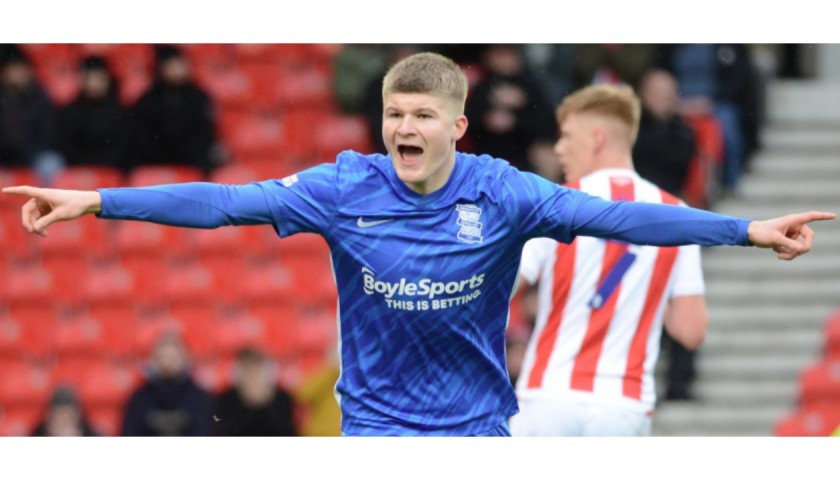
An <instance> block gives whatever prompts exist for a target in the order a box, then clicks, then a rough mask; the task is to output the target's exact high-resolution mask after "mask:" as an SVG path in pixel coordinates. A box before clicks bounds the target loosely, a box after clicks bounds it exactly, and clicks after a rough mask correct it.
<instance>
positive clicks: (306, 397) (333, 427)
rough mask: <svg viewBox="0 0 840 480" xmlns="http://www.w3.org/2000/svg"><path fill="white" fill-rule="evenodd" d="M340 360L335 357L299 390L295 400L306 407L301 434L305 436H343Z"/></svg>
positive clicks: (310, 377)
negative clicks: (338, 391) (338, 385)
mask: <svg viewBox="0 0 840 480" xmlns="http://www.w3.org/2000/svg"><path fill="white" fill-rule="evenodd" d="M340 373H341V372H340V369H339V364H338V359H337V358H335V355H333V358H332V359H331V360H330V361H329V362H327V363H325V364H324V365H322V366H321V367H320V368H319V369H317V370H316V371H315V372H314V373H312V374H311V375H310V376H309V377H308V378H307V379H306V380H305V381H304V382H303V383H302V384H301V385H300V386H298V387H297V388H296V389H295V392H294V395H295V399H296V400H297V401H298V402H300V404H301V405H302V406H304V407H305V408H306V411H307V415H306V417H305V420H304V422H303V424H302V426H301V429H300V433H301V434H302V435H303V436H305V437H337V436H339V435H341V410H340V409H339V407H338V402H337V401H336V395H335V385H336V383H337V382H338V377H339V374H340Z"/></svg>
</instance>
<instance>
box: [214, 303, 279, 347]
mask: <svg viewBox="0 0 840 480" xmlns="http://www.w3.org/2000/svg"><path fill="white" fill-rule="evenodd" d="M218 329H219V330H218V332H219V335H218V337H219V344H218V345H219V353H220V354H221V355H222V356H225V357H232V356H234V355H235V354H236V352H237V351H238V350H239V349H241V348H243V347H246V346H264V347H267V345H268V344H267V341H266V338H267V330H266V326H265V324H264V323H263V319H262V318H260V317H257V316H254V315H252V314H251V313H250V312H249V311H248V310H247V309H243V310H237V311H235V312H230V313H227V314H225V315H222V316H221V317H220V318H219V323H218Z"/></svg>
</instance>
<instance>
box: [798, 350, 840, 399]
mask: <svg viewBox="0 0 840 480" xmlns="http://www.w3.org/2000/svg"><path fill="white" fill-rule="evenodd" d="M799 401H800V405H802V406H803V407H818V406H823V405H834V406H838V407H840V359H825V360H822V361H820V362H817V363H815V364H813V365H811V366H809V367H807V368H806V369H805V370H803V371H802V373H801V374H800V376H799Z"/></svg>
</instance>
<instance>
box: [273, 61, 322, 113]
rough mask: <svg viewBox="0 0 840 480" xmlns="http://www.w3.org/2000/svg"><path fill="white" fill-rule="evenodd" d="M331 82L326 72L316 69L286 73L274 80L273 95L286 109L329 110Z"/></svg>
mask: <svg viewBox="0 0 840 480" xmlns="http://www.w3.org/2000/svg"><path fill="white" fill-rule="evenodd" d="M331 80H332V79H331V78H330V76H329V75H328V72H324V71H323V70H321V69H318V68H307V69H304V70H292V71H286V72H285V73H284V75H283V76H282V78H280V79H275V80H274V93H275V95H277V99H278V102H279V103H280V104H281V105H282V106H284V107H286V108H292V107H294V108H300V107H313V106H314V107H326V108H329V107H331V106H332V105H333V103H334V100H333V95H332V82H331Z"/></svg>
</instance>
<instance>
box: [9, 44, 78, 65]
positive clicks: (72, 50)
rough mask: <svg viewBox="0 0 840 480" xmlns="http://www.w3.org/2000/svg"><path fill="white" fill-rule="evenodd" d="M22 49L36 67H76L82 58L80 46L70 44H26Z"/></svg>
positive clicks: (21, 46) (22, 45) (21, 45)
mask: <svg viewBox="0 0 840 480" xmlns="http://www.w3.org/2000/svg"><path fill="white" fill-rule="evenodd" d="M20 48H21V49H22V50H23V51H24V53H25V54H26V56H27V59H28V60H29V61H30V62H32V63H33V64H35V65H68V66H72V67H75V66H76V64H77V63H78V61H79V59H80V58H81V52H80V50H79V46H78V45H73V44H68V43H24V44H20Z"/></svg>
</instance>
